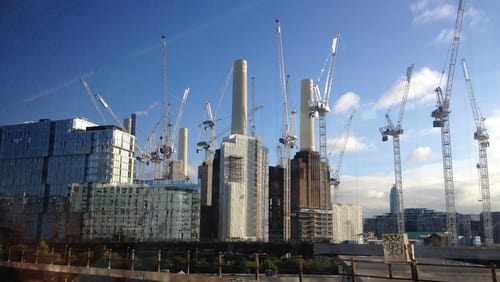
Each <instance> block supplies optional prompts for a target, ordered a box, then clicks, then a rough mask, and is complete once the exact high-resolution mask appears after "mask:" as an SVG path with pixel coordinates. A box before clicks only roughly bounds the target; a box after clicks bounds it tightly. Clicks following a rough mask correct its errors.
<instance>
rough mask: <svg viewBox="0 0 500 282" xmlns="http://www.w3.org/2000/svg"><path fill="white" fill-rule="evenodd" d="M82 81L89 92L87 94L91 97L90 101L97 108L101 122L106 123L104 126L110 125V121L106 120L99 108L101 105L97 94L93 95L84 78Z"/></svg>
mask: <svg viewBox="0 0 500 282" xmlns="http://www.w3.org/2000/svg"><path fill="white" fill-rule="evenodd" d="M80 81H81V82H82V85H83V87H84V88H85V90H86V91H87V94H88V95H89V98H90V101H91V102H92V104H93V105H94V108H95V110H96V112H97V114H98V115H99V118H100V119H101V122H102V123H104V124H106V123H108V121H107V120H106V118H105V117H104V115H103V114H102V111H101V109H100V108H99V104H98V103H97V100H96V99H97V97H96V96H95V94H93V93H92V91H91V90H90V87H89V85H88V84H87V82H86V81H85V80H84V79H83V78H81V79H80Z"/></svg>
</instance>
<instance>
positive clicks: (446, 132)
mask: <svg viewBox="0 0 500 282" xmlns="http://www.w3.org/2000/svg"><path fill="white" fill-rule="evenodd" d="M463 16H464V0H460V1H459V3H458V11H457V18H456V21H455V28H454V31H453V40H452V43H451V49H450V62H449V66H448V76H447V80H446V89H445V93H444V95H443V92H442V90H441V88H440V87H437V88H436V90H435V91H436V100H437V108H436V109H435V110H434V111H432V113H431V117H433V118H434V121H433V127H440V128H441V147H442V154H443V176H444V190H445V201H446V227H447V231H448V234H449V236H450V242H451V243H452V244H456V243H457V241H458V234H457V215H456V209H455V188H454V184H453V164H452V154H451V133H450V120H449V115H450V95H451V89H452V85H453V76H454V74H455V65H456V61H457V52H458V44H459V43H460V32H461V29H462V21H463Z"/></svg>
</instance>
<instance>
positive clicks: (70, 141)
mask: <svg viewBox="0 0 500 282" xmlns="http://www.w3.org/2000/svg"><path fill="white" fill-rule="evenodd" d="M134 149H135V137H134V136H133V135H131V134H130V133H128V132H126V131H124V130H122V129H121V128H118V127H115V126H97V125H96V124H94V123H91V122H89V121H86V120H84V119H79V118H74V119H66V120H57V121H52V120H46V119H45V120H40V121H38V122H26V123H22V124H15V125H5V126H1V127H0V210H1V211H2V215H3V216H2V217H1V218H0V226H2V227H5V228H7V229H10V230H11V233H12V236H16V237H17V238H22V239H24V240H41V239H43V240H57V239H61V238H64V237H65V235H66V234H65V232H66V230H65V229H66V217H65V215H64V212H65V210H66V203H67V202H66V199H67V195H68V187H69V185H70V184H71V183H89V182H99V183H110V184H118V183H132V182H133V176H134V163H135V158H134Z"/></svg>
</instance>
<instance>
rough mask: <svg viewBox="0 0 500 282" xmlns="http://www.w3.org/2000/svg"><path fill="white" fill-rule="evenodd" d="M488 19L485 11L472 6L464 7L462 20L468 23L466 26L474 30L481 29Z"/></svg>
mask: <svg viewBox="0 0 500 282" xmlns="http://www.w3.org/2000/svg"><path fill="white" fill-rule="evenodd" d="M489 21H490V19H489V18H488V17H487V16H486V13H485V12H483V11H481V10H478V9H476V8H475V7H473V6H470V7H469V8H468V9H466V11H465V13H464V22H466V23H468V27H469V28H470V29H472V30H474V31H481V30H482V29H483V28H484V26H485V25H486V24H487V23H488V22H489Z"/></svg>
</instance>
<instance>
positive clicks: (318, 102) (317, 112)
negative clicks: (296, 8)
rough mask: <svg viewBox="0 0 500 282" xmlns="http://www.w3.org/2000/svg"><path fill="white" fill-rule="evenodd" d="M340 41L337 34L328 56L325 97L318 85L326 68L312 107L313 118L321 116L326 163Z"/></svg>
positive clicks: (316, 87) (323, 152)
mask: <svg viewBox="0 0 500 282" xmlns="http://www.w3.org/2000/svg"><path fill="white" fill-rule="evenodd" d="M338 40H339V35H338V34H336V35H335V36H334V37H333V39H332V45H331V49H330V53H329V54H328V58H327V60H326V62H325V64H328V72H327V75H326V81H325V87H324V90H323V96H321V92H320V89H319V86H318V84H319V82H320V80H321V75H322V73H323V71H324V67H323V68H322V71H321V74H320V78H319V79H318V82H317V84H316V85H315V86H314V98H313V99H314V100H313V101H312V103H311V105H310V114H311V116H319V151H320V157H321V161H322V162H324V163H326V162H327V161H328V156H327V150H326V113H328V112H330V106H329V104H328V102H329V100H330V93H331V89H332V84H333V70H334V66H335V58H336V55H337V46H338Z"/></svg>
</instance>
